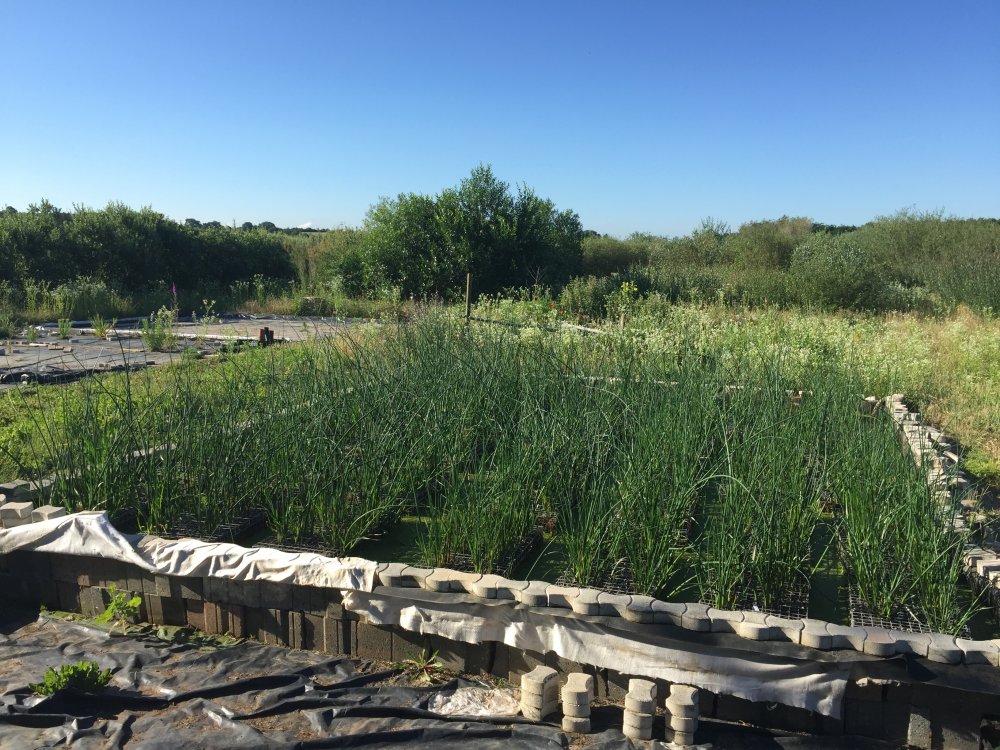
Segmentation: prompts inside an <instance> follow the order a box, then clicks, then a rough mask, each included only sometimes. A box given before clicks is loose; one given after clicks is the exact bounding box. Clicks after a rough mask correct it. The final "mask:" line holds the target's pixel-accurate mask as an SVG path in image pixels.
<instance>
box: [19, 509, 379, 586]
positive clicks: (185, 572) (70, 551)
mask: <svg viewBox="0 0 1000 750" xmlns="http://www.w3.org/2000/svg"><path fill="white" fill-rule="evenodd" d="M18 549H25V550H36V551H38V552H56V553H61V554H67V555H88V556H90V557H104V558H108V559H111V560H119V561H121V562H127V563H131V564H132V565H137V566H139V567H140V568H143V569H144V570H148V571H150V572H152V573H159V574H161V575H172V576H193V577H206V576H213V577H216V578H229V579H233V580H238V581H243V580H255V581H274V582H276V583H297V584H300V585H303V586H319V587H322V588H336V589H360V590H363V591H371V590H372V588H373V586H374V585H375V570H376V568H377V564H376V563H373V562H369V561H368V560H362V559H360V558H357V557H344V558H340V559H332V558H329V557H323V556H322V555H317V554H309V553H289V552H280V551H279V550H274V549H267V548H264V547H260V548H252V549H247V548H246V547H240V546H239V545H236V544H225V543H222V542H218V543H209V542H201V541H198V540H197V539H178V540H167V539H159V538H156V537H141V538H139V539H138V541H136V542H135V543H134V544H133V542H132V541H130V539H129V538H128V537H126V536H124V535H122V534H121V533H119V532H118V530H117V529H115V527H114V526H112V525H111V523H110V521H108V517H107V515H105V514H104V513H96V512H91V513H74V514H72V515H69V516H62V517H61V518H52V519H49V520H47V521H39V522H37V523H30V524H25V525H24V526H16V527H14V528H12V529H2V530H0V554H5V553H8V552H13V551H14V550H18Z"/></svg>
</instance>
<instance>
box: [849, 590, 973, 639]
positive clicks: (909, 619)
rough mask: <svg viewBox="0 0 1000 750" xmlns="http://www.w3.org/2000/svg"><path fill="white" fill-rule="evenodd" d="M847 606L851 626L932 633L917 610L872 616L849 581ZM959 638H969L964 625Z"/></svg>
mask: <svg viewBox="0 0 1000 750" xmlns="http://www.w3.org/2000/svg"><path fill="white" fill-rule="evenodd" d="M847 597H848V605H849V609H850V613H851V626H852V627H861V628H886V629H888V630H901V631H903V632H904V633H933V632H934V629H933V628H931V627H930V626H929V625H927V624H926V623H925V622H924V620H923V618H922V613H921V612H920V611H919V610H916V609H911V608H909V607H900V608H898V609H897V610H896V611H895V612H893V613H892V616H891V617H889V618H884V617H880V616H879V615H876V614H874V613H873V612H872V611H871V609H869V607H868V605H867V604H865V601H864V600H863V599H862V598H861V595H860V594H859V593H858V589H857V586H855V585H854V582H853V581H851V582H849V583H848V586H847ZM958 635H959V637H961V638H971V637H972V634H971V632H970V631H969V626H968V625H966V626H964V627H963V628H962V630H961V632H960V633H959V634H958Z"/></svg>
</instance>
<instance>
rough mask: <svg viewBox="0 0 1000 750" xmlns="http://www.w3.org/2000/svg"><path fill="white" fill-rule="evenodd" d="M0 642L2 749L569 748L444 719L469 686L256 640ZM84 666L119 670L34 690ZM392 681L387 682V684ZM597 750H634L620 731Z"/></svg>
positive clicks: (16, 628) (85, 632) (12, 637)
mask: <svg viewBox="0 0 1000 750" xmlns="http://www.w3.org/2000/svg"><path fill="white" fill-rule="evenodd" d="M7 619H8V625H7V626H6V627H2V631H3V632H4V634H0V747H2V748H4V750H21V749H22V748H24V749H28V748H32V749H33V748H43V747H73V748H81V749H82V750H90V749H91V748H121V747H128V748H142V749H143V750H177V749H178V748H229V747H232V748H244V749H250V748H262V749H263V748H267V749H268V750H270V749H272V748H275V749H277V748H340V747H345V748H346V747H364V748H382V747H398V746H403V745H405V746H406V747H407V748H438V747H455V748H458V747H482V748H494V747H496V748H498V747H501V746H502V747H504V748H515V749H516V748H562V747H566V744H567V743H566V739H565V736H564V735H562V733H561V732H559V731H558V729H556V728H554V727H551V726H545V725H537V724H532V723H529V722H524V721H522V720H519V719H511V718H506V719H504V718H498V719H496V720H491V719H483V718H467V719H462V718H460V717H444V716H440V715H438V714H434V713H432V712H430V711H428V710H427V704H428V701H429V700H430V698H431V696H432V695H434V694H435V693H440V692H443V691H453V690H455V689H456V688H457V687H459V686H461V685H462V684H464V683H463V682H462V681H460V680H452V681H450V682H448V683H446V684H444V685H439V686H432V687H406V686H396V685H386V684H384V683H385V682H386V681H387V679H388V678H391V677H392V676H393V675H394V674H395V672H392V671H390V672H386V671H373V670H372V668H371V667H372V665H368V664H366V663H365V662H363V661H358V660H353V659H348V658H328V657H324V656H323V655H321V654H314V653H309V652H302V651H293V650H291V649H283V648H277V647H272V646H264V645H261V644H258V643H253V642H243V643H238V644H235V645H231V646H228V647H222V648H217V647H211V646H208V644H207V643H206V642H198V641H195V642H184V641H183V640H176V641H167V640H163V639H160V638H158V637H156V635H155V634H153V633H149V634H130V635H128V636H123V635H119V634H115V635H109V634H108V633H107V632H106V631H104V630H101V629H98V628H94V627H90V626H87V625H83V624H77V623H72V622H67V621H64V620H60V619H55V618H47V617H41V618H38V619H37V620H30V619H28V618H25V619H27V621H26V622H14V623H10V622H9V618H7ZM81 659H91V660H93V661H96V662H97V663H98V664H100V665H101V667H102V668H104V669H108V668H110V669H112V671H113V672H114V679H113V682H112V684H111V686H109V688H107V689H106V690H105V691H104V692H103V693H101V694H100V695H88V694H85V693H80V692H74V691H63V692H62V693H60V694H57V695H55V696H52V697H50V698H44V699H42V698H40V697H39V696H37V695H34V694H33V692H32V691H31V689H30V688H29V687H28V685H29V684H30V683H32V682H38V681H40V680H41V678H42V676H43V675H44V673H45V670H46V669H47V668H49V667H58V666H60V665H62V664H67V663H73V662H77V661H79V660H81ZM380 683H381V684H380ZM607 740H608V741H604V742H601V741H600V740H599V741H598V743H595V744H597V745H598V746H602V745H603V746H604V747H608V748H611V747H622V748H624V747H628V746H629V745H628V743H627V741H626V740H625V739H624V737H622V736H621V734H620V733H618V735H617V737H609V738H607Z"/></svg>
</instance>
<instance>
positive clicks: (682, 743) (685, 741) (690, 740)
mask: <svg viewBox="0 0 1000 750" xmlns="http://www.w3.org/2000/svg"><path fill="white" fill-rule="evenodd" d="M667 736H668V738H669V740H670V742H671V743H673V744H674V745H675V746H677V747H688V746H689V745H693V744H694V732H676V731H674V730H672V729H671V730H668V731H667Z"/></svg>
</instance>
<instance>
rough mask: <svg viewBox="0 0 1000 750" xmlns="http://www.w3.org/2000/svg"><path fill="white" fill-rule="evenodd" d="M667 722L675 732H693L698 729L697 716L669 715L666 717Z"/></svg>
mask: <svg viewBox="0 0 1000 750" xmlns="http://www.w3.org/2000/svg"><path fill="white" fill-rule="evenodd" d="M667 723H668V725H669V726H670V728H671V729H673V730H674V731H675V732H690V733H691V734H694V733H695V732H696V731H697V729H698V719H697V717H689V716H673V715H671V716H670V717H669V718H668V719H667Z"/></svg>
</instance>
